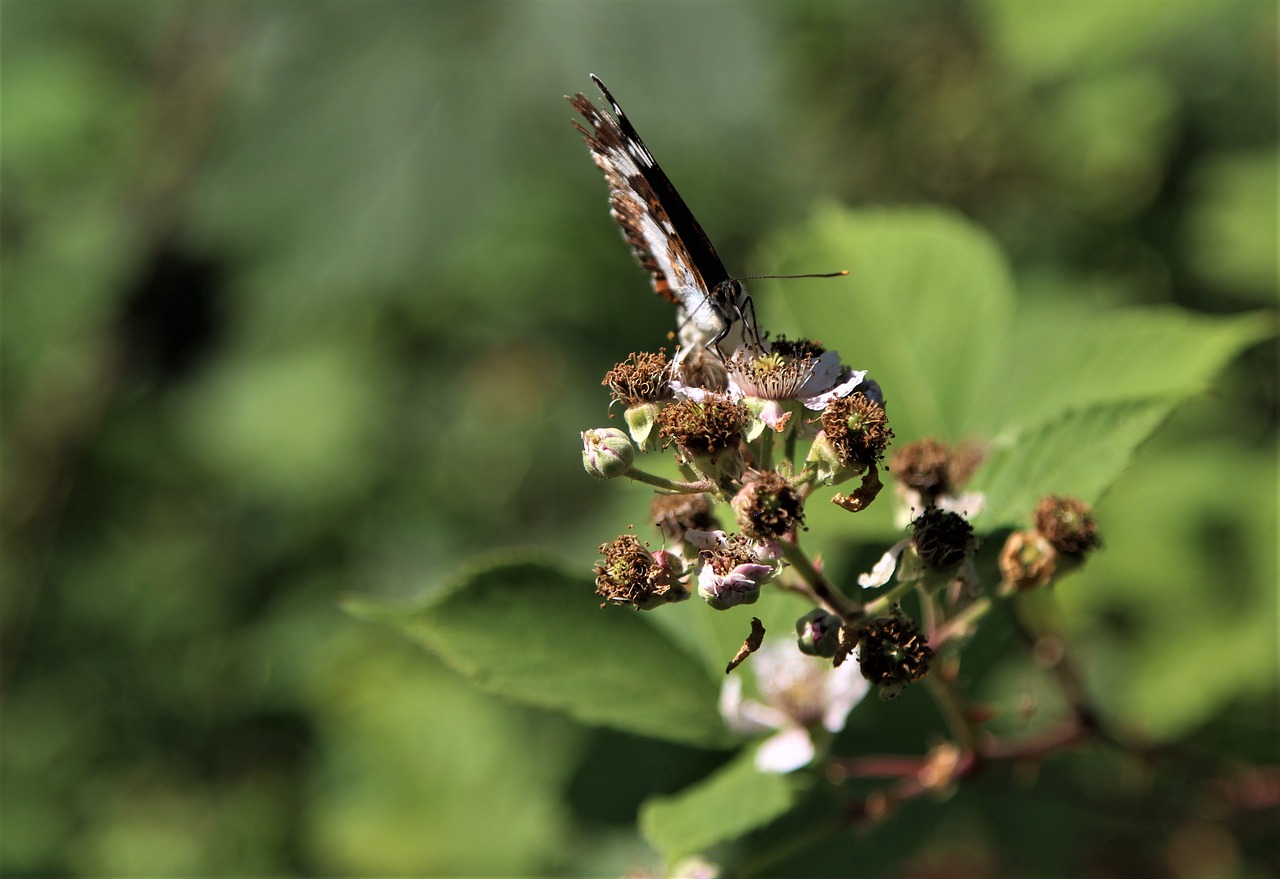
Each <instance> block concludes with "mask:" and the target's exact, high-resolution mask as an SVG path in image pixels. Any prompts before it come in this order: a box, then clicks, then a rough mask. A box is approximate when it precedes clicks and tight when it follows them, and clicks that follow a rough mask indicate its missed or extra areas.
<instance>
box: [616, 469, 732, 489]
mask: <svg viewBox="0 0 1280 879" xmlns="http://www.w3.org/2000/svg"><path fill="white" fill-rule="evenodd" d="M626 475H627V478H628V479H634V480H635V481H636V482H643V483H645V484H647V485H652V486H654V487H656V488H661V489H663V490H664V491H669V492H672V493H674V494H700V493H702V492H704V491H715V490H716V488H717V486H716V484H715V483H714V482H710V481H709V480H706V479H703V480H700V481H698V482H676V481H675V480H672V479H667V478H666V477H665V476H658V475H657V474H654V473H650V472H648V471H647V470H641V469H640V468H639V467H632V468H631V469H630V470H628V471H627V473H626Z"/></svg>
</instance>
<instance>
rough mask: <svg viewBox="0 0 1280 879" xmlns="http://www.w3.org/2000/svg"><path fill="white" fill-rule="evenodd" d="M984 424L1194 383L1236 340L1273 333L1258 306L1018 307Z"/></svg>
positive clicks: (1190, 388) (1204, 380)
mask: <svg viewBox="0 0 1280 879" xmlns="http://www.w3.org/2000/svg"><path fill="white" fill-rule="evenodd" d="M1018 318H1019V319H1018V323H1017V327H1016V330H1015V332H1014V334H1013V337H1012V340H1011V343H1010V346H1009V349H1008V353H1007V354H1006V355H1005V357H1006V368H1005V369H1003V370H1002V371H1001V375H1000V378H999V381H998V382H997V383H995V384H994V385H993V386H992V388H991V392H990V394H989V395H988V397H987V404H986V405H985V406H984V407H983V412H984V413H988V415H987V417H986V418H985V419H984V424H985V426H986V427H988V429H993V430H999V429H1002V428H1007V427H1008V426H1010V425H1018V426H1027V425H1037V424H1043V423H1045V422H1046V421H1048V420H1052V419H1056V418H1058V417H1060V416H1061V415H1062V413H1064V412H1070V411H1073V410H1076V409H1080V408H1086V407H1092V406H1095V405H1097V404H1100V403H1119V404H1128V403H1132V402H1134V401H1137V400H1153V399H1158V398H1162V397H1171V398H1175V399H1182V398H1186V397H1189V396H1191V395H1192V394H1197V393H1200V392H1202V391H1204V390H1205V389H1206V388H1207V387H1208V386H1209V382H1210V380H1211V379H1212V378H1213V376H1214V375H1215V374H1217V372H1218V371H1219V370H1221V369H1222V368H1223V367H1224V366H1225V365H1226V364H1227V363H1228V362H1230V361H1231V360H1232V359H1233V358H1234V357H1235V356H1236V355H1237V354H1239V353H1240V351H1242V350H1243V349H1244V348H1245V347H1247V346H1249V345H1251V344H1253V343H1254V342H1257V341H1259V340H1261V339H1263V338H1265V337H1266V336H1268V335H1270V334H1271V333H1272V332H1273V329H1272V327H1271V326H1270V325H1269V324H1270V322H1271V319H1270V318H1269V317H1267V316H1266V315H1265V314H1263V313H1254V314H1247V315H1243V316H1237V317H1208V316H1204V315H1194V314H1191V313H1189V312H1184V311H1180V310H1177V309H1173V308H1160V309H1155V308H1142V309H1136V308H1135V309H1109V310H1104V311H1097V310H1092V309H1084V308H1080V307H1077V306H1069V307H1063V306H1056V307H1047V306H1040V307H1037V308H1034V309H1028V310H1026V311H1025V312H1023V313H1021V314H1019V316H1018Z"/></svg>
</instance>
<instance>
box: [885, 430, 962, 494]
mask: <svg viewBox="0 0 1280 879" xmlns="http://www.w3.org/2000/svg"><path fill="white" fill-rule="evenodd" d="M980 463H982V452H981V451H980V450H979V449H978V448H977V447H976V446H960V447H958V448H954V449H953V448H952V447H950V446H948V445H947V444H946V443H943V442H940V441H938V440H936V439H933V438H932V437H928V438H925V439H922V440H916V441H915V442H913V443H909V444H908V445H906V446H904V447H903V448H901V449H899V450H898V451H896V452H894V453H893V456H892V457H891V458H890V459H889V471H890V472H891V473H893V475H894V477H895V478H896V479H897V480H898V482H899V483H900V484H902V485H903V486H904V487H906V488H908V489H910V490H912V491H914V492H916V493H917V494H918V495H919V497H920V499H921V501H922V506H930V507H932V506H937V502H938V498H939V497H940V496H944V495H951V496H954V495H956V494H958V493H959V491H960V489H961V487H962V486H963V485H964V484H965V483H966V482H967V481H968V480H969V477H970V476H972V475H973V472H974V470H976V469H977V468H978V465H979V464H980Z"/></svg>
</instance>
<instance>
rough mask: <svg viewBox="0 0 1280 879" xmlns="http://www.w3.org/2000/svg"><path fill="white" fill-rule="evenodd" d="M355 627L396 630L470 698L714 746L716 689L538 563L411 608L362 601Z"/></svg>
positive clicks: (717, 739)
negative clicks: (450, 673)
mask: <svg viewBox="0 0 1280 879" xmlns="http://www.w3.org/2000/svg"><path fill="white" fill-rule="evenodd" d="M345 607H346V609H347V610H348V611H350V612H351V613H353V614H355V615H356V616H359V617H362V618H365V619H371V620H379V621H382V622H386V623H390V624H391V625H394V626H396V627H397V628H399V629H401V630H402V631H404V632H405V633H407V634H409V635H411V636H412V637H414V638H416V639H418V640H420V641H421V642H422V643H423V644H424V645H426V646H427V647H428V648H429V649H430V650H431V651H432V652H434V653H436V654H438V655H439V656H440V657H441V658H443V659H444V660H445V661H446V662H448V663H449V664H450V665H452V666H453V667H454V668H456V669H457V670H458V671H459V672H461V673H462V674H463V675H465V676H466V677H468V678H470V679H471V680H472V681H474V682H475V683H476V684H478V685H479V686H481V687H482V688H484V689H486V690H488V691H490V692H492V693H495V694H497V695H499V696H503V697H505V698H507V699H511V700H512V701H515V702H521V703H524V704H527V705H533V706H536V707H539V708H548V709H551V710H555V711H562V712H564V713H566V714H568V715H570V716H571V717H574V718H576V719H577V720H579V721H581V722H583V723H586V724H590V725H597V726H608V727H613V728H616V729H622V730H626V731H628V732H632V733H636V734H639V735H645V736H652V737H654V738H659V739H668V740H671V741H677V742H682V743H685V744H692V745H700V746H703V747H715V746H722V745H724V744H725V743H726V741H727V739H728V737H727V734H726V732H725V729H724V723H723V721H722V720H721V719H720V715H719V713H718V711H717V709H716V700H717V697H718V692H719V691H718V687H717V685H716V683H715V682H713V681H712V679H711V678H710V677H709V676H708V675H707V673H706V672H705V671H704V670H703V667H702V665H701V664H700V663H699V662H698V661H697V660H696V659H694V658H693V657H691V656H689V654H687V653H686V652H685V651H684V650H683V649H681V648H680V647H679V646H678V645H677V644H675V643H674V642H672V641H671V640H670V639H668V638H667V637H666V636H665V635H664V634H662V633H661V632H659V631H658V630H657V629H655V628H654V627H653V626H651V625H650V624H649V623H647V622H646V621H645V620H644V619H642V618H641V617H640V614H639V612H637V611H634V610H629V609H625V608H620V607H608V608H600V607H599V606H598V604H597V600H596V597H595V595H594V592H593V589H592V586H591V582H590V581H589V580H587V579H585V578H582V577H575V576H570V575H569V574H567V573H565V572H564V571H562V570H561V569H559V568H557V567H555V566H553V565H550V564H546V563H543V562H540V561H532V560H508V561H503V562H501V563H497V564H488V565H484V566H482V567H479V568H477V569H476V570H473V571H471V572H469V573H467V574H466V575H464V576H463V577H461V578H460V579H459V580H458V581H457V582H456V583H455V584H453V585H452V586H451V587H450V588H447V589H446V590H444V591H443V592H442V593H441V594H440V595H438V596H436V597H434V598H433V599H431V600H429V601H427V602H425V603H423V604H421V605H419V606H417V607H413V608H408V609H404V608H393V607H387V606H385V605H381V604H378V603H377V602H373V601H369V600H366V599H359V598H352V599H348V600H347V601H346V602H345Z"/></svg>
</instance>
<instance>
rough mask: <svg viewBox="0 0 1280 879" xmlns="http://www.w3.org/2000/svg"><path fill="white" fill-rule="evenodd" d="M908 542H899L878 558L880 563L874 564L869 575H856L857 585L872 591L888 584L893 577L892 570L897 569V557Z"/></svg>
mask: <svg viewBox="0 0 1280 879" xmlns="http://www.w3.org/2000/svg"><path fill="white" fill-rule="evenodd" d="M908 543H910V541H909V540H899V541H898V542H897V543H895V544H894V545H893V546H892V547H891V548H890V549H889V551H888V552H886V553H885V554H884V555H882V556H880V561H878V562H876V565H875V567H874V568H872V569H871V573H869V574H859V575H858V585H859V586H861V587H862V588H863V589H874V588H876V587H877V586H883V585H884V584H885V583H888V582H889V578H890V577H892V576H893V572H894V570H895V569H896V568H897V567H898V556H900V555H902V551H903V550H904V549H906V548H907V544H908Z"/></svg>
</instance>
